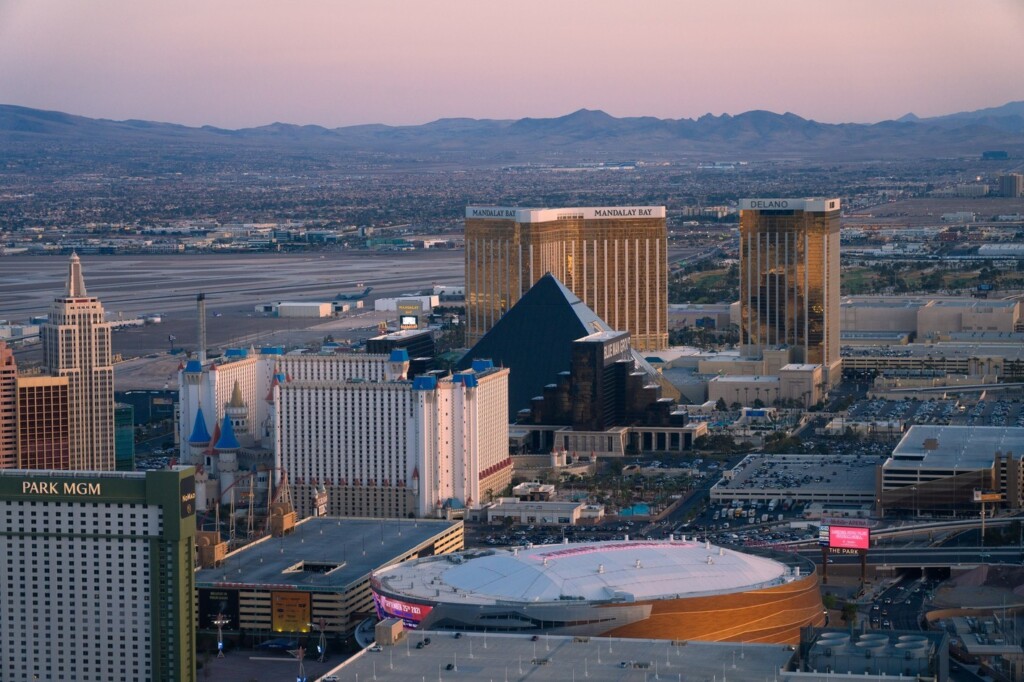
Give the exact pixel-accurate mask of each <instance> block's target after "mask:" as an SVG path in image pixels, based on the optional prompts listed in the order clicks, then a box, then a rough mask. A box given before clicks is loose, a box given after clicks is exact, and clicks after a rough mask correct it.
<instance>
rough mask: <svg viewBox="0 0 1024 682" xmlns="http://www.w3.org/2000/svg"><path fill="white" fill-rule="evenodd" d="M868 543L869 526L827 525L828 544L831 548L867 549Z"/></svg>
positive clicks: (869, 539)
mask: <svg viewBox="0 0 1024 682" xmlns="http://www.w3.org/2000/svg"><path fill="white" fill-rule="evenodd" d="M870 545H871V529H870V528H854V527H852V526H829V529H828V546H829V547H830V548H832V549H868V547H869V546H870Z"/></svg>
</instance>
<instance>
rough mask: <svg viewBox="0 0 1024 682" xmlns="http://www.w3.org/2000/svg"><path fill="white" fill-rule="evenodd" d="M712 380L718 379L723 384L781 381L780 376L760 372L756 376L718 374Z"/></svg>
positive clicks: (775, 382)
mask: <svg viewBox="0 0 1024 682" xmlns="http://www.w3.org/2000/svg"><path fill="white" fill-rule="evenodd" d="M711 381H717V382H719V383H723V384H735V383H741V384H750V383H757V384H777V383H779V377H777V376H771V375H767V374H758V375H756V376H755V375H753V374H725V375H722V376H717V377H715V378H714V379H712V380H711Z"/></svg>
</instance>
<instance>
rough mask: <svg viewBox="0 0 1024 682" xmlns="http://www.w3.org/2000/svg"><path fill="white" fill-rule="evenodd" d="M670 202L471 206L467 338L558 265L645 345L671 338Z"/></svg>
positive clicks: (595, 305)
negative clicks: (667, 206)
mask: <svg viewBox="0 0 1024 682" xmlns="http://www.w3.org/2000/svg"><path fill="white" fill-rule="evenodd" d="M667 245H668V242H667V233H666V230H665V207H664V206H617V207H591V208H505V207H495V206H470V207H468V208H467V209H466V318H467V319H466V326H467V329H466V343H467V345H469V346H470V347H472V346H473V344H475V343H476V342H477V341H479V340H480V338H481V337H482V336H483V335H484V334H485V333H487V331H488V330H490V328H491V327H493V326H494V324H495V323H496V322H497V321H498V319H499V318H500V317H501V316H502V315H504V314H505V313H506V312H508V310H509V308H511V307H512V306H513V305H515V303H516V302H517V301H518V300H519V299H520V298H521V297H522V295H523V294H524V293H526V291H527V290H528V289H529V288H530V287H532V286H533V285H534V284H535V283H536V282H537V281H538V280H539V279H540V278H541V277H543V276H544V275H545V274H546V273H549V272H550V273H551V274H552V275H554V276H555V277H557V278H558V279H559V280H560V281H561V282H562V283H563V284H565V285H566V286H567V287H568V288H569V290H570V291H572V292H573V293H574V294H576V295H577V296H579V297H580V299H581V300H582V301H583V302H584V303H586V304H587V306H589V307H590V308H591V309H592V310H593V311H594V312H595V313H597V315H598V316H599V317H600V318H601V319H603V320H605V321H606V322H607V323H608V324H609V325H611V326H612V328H613V329H620V330H623V331H628V332H630V334H631V335H632V343H633V346H634V347H635V348H637V349H639V350H642V351H649V350H655V349H659V348H665V347H666V346H668V319H667V318H668V255H667Z"/></svg>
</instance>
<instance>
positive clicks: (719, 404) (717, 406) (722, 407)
mask: <svg viewBox="0 0 1024 682" xmlns="http://www.w3.org/2000/svg"><path fill="white" fill-rule="evenodd" d="M715 409H716V410H718V411H719V412H725V411H726V410H728V409H729V406H728V405H726V404H725V398H719V399H718V400H717V401H716V402H715Z"/></svg>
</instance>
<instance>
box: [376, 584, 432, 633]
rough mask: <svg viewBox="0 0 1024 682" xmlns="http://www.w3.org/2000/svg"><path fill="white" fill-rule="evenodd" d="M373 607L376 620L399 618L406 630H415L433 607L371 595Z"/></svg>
mask: <svg viewBox="0 0 1024 682" xmlns="http://www.w3.org/2000/svg"><path fill="white" fill-rule="evenodd" d="M373 605H374V606H375V607H376V609H377V617H378V618H381V619H383V618H401V619H402V622H403V623H404V624H405V627H407V628H417V627H419V625H420V623H421V622H422V621H423V619H424V618H426V617H427V616H428V615H429V614H430V612H431V611H432V610H433V608H434V607H433V606H427V605H426V604H410V603H409V602H404V601H399V600H398V599H391V598H389V597H385V596H384V595H383V594H377V593H376V592H374V593H373Z"/></svg>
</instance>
